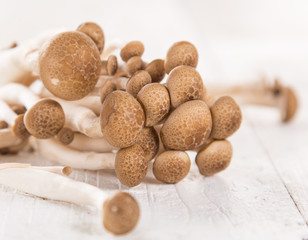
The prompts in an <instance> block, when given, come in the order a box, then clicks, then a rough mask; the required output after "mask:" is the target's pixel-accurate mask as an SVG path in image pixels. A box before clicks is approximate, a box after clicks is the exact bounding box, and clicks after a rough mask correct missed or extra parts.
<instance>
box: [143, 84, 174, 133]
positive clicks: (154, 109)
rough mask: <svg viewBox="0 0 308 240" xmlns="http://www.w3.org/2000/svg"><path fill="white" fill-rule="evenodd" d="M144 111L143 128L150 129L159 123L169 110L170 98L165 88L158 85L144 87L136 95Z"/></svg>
mask: <svg viewBox="0 0 308 240" xmlns="http://www.w3.org/2000/svg"><path fill="white" fill-rule="evenodd" d="M137 99H138V101H139V102H140V103H141V104H142V106H143V109H144V111H145V126H147V127H151V126H154V125H155V124H157V123H158V122H159V121H161V120H162V119H163V118H164V117H165V116H166V115H167V113H168V112H169V110H170V97H169V92H168V90H167V88H166V87H165V86H164V85H162V84H160V83H150V84H147V85H146V86H144V87H143V88H142V89H141V90H140V91H139V93H138V95H137Z"/></svg>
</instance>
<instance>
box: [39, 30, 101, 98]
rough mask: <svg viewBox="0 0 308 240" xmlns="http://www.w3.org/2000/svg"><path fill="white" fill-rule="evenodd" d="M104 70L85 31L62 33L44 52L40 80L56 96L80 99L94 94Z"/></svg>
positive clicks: (97, 53) (40, 63) (96, 51)
mask: <svg viewBox="0 0 308 240" xmlns="http://www.w3.org/2000/svg"><path fill="white" fill-rule="evenodd" d="M100 70H101V60H100V54H99V51H98V49H97V47H96V45H95V43H94V42H93V41H92V40H91V39H90V38H89V37H88V36H87V35H86V34H84V33H81V32H77V31H71V32H64V33H60V34H58V35H56V36H54V37H53V38H52V39H51V40H50V41H48V42H46V43H45V44H44V46H43V48H42V49H41V51H40V55H39V73H40V78H41V79H42V81H43V83H44V85H45V87H46V88H47V89H48V90H49V91H50V92H51V93H52V94H54V95H55V96H57V97H59V98H62V99H65V100H78V99H81V98H83V97H84V96H86V95H87V94H88V93H90V92H91V91H92V90H93V88H94V87H95V85H96V82H97V80H98V77H99V74H100Z"/></svg>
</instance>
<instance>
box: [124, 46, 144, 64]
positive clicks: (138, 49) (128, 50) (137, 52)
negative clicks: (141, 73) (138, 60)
mask: <svg viewBox="0 0 308 240" xmlns="http://www.w3.org/2000/svg"><path fill="white" fill-rule="evenodd" d="M143 52H144V46H143V43H142V42H140V41H131V42H129V43H127V44H126V45H125V46H124V47H123V48H122V49H121V52H120V55H121V58H122V60H123V61H124V62H127V61H128V59H130V58H131V57H134V56H139V57H141V56H142V54H143Z"/></svg>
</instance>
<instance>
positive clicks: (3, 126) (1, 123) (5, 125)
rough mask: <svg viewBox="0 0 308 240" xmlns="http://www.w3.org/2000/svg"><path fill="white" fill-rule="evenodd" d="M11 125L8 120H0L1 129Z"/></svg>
mask: <svg viewBox="0 0 308 240" xmlns="http://www.w3.org/2000/svg"><path fill="white" fill-rule="evenodd" d="M8 127H9V125H8V124H7V122H6V121H3V120H1V121H0V129H4V128H8Z"/></svg>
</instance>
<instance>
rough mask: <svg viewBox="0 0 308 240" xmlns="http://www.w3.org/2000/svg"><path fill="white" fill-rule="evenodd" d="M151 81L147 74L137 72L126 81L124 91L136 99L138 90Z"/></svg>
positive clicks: (142, 71) (141, 71)
mask: <svg viewBox="0 0 308 240" xmlns="http://www.w3.org/2000/svg"><path fill="white" fill-rule="evenodd" d="M151 81H152V79H151V76H150V74H149V73H148V72H146V71H144V70H140V71H137V72H135V73H134V74H133V76H131V78H130V79H129V80H128V82H127V84H126V91H127V92H128V93H130V94H131V95H133V96H134V97H137V94H138V92H139V91H140V89H141V88H142V87H143V86H145V85H147V84H148V83H151Z"/></svg>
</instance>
